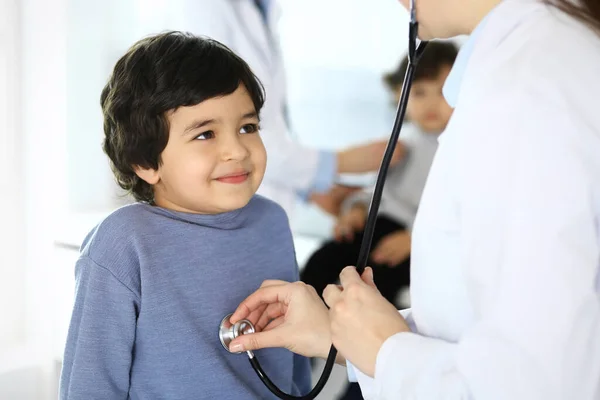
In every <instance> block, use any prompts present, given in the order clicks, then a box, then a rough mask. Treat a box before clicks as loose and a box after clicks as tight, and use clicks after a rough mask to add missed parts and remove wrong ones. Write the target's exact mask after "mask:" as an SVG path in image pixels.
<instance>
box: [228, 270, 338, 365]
mask: <svg viewBox="0 0 600 400" xmlns="http://www.w3.org/2000/svg"><path fill="white" fill-rule="evenodd" d="M241 319H248V320H249V321H251V322H252V323H253V324H254V325H255V328H256V331H257V332H258V333H254V334H247V335H242V336H240V337H238V338H236V339H235V340H233V341H232V342H231V345H230V349H231V350H232V351H235V352H237V351H247V350H257V349H262V348H268V347H284V348H286V349H288V350H290V351H292V352H294V353H296V354H300V355H303V356H306V357H321V358H326V357H327V355H328V353H329V349H330V347H331V335H330V333H329V315H328V311H327V307H326V306H325V304H324V303H323V301H322V300H321V298H320V297H319V295H318V294H317V292H316V291H315V289H314V288H313V287H312V286H308V285H306V284H305V283H302V282H294V283H289V282H285V281H265V282H264V283H263V284H262V285H261V287H260V289H258V290H257V291H256V292H254V293H253V294H251V295H250V296H248V297H247V298H246V299H245V300H244V301H243V302H242V303H241V304H240V305H239V306H238V308H237V310H236V311H235V312H234V314H233V315H232V316H231V319H230V321H231V323H236V322H237V321H239V320H241Z"/></svg>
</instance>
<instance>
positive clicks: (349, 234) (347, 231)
mask: <svg viewBox="0 0 600 400" xmlns="http://www.w3.org/2000/svg"><path fill="white" fill-rule="evenodd" d="M366 220H367V206H366V205H362V204H357V205H355V206H354V207H352V208H351V209H350V210H348V211H346V212H345V213H343V214H342V215H340V217H339V218H338V220H337V222H336V224H335V227H334V232H333V236H334V238H335V240H336V241H338V242H341V241H342V240H348V241H350V240H352V239H353V238H354V233H355V232H358V231H361V230H363V229H364V227H365V222H366Z"/></svg>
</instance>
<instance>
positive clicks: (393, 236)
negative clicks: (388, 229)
mask: <svg viewBox="0 0 600 400" xmlns="http://www.w3.org/2000/svg"><path fill="white" fill-rule="evenodd" d="M410 243H411V241H410V232H407V231H398V232H393V233H390V234H388V235H386V236H384V237H383V238H382V239H381V240H380V241H379V243H378V244H377V246H376V247H375V250H373V251H372V252H371V260H373V262H375V263H377V264H383V265H387V266H388V267H395V266H397V265H398V264H400V263H401V262H402V261H404V260H406V259H407V258H408V256H409V255H410Z"/></svg>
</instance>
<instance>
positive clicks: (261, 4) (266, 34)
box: [163, 0, 403, 216]
mask: <svg viewBox="0 0 600 400" xmlns="http://www.w3.org/2000/svg"><path fill="white" fill-rule="evenodd" d="M165 11H166V13H167V14H169V15H168V16H164V17H163V18H165V19H166V20H167V21H168V22H167V24H166V26H167V27H168V28H169V29H176V30H181V31H187V32H190V33H193V34H196V35H202V36H208V37H211V38H213V39H215V40H218V41H219V42H221V43H223V44H225V45H226V46H228V47H229V48H231V49H232V50H233V51H234V52H236V53H237V54H238V55H239V56H240V57H242V58H243V59H244V60H245V61H246V62H247V63H248V65H250V67H251V68H252V71H253V72H254V73H255V74H256V76H257V77H258V78H259V79H260V80H261V82H262V83H263V85H264V87H265V91H266V102H265V106H264V107H263V110H262V111H261V137H262V139H263V142H264V144H265V147H266V148H267V153H268V157H269V161H268V164H267V171H266V174H265V177H264V180H263V183H262V184H261V187H260V189H259V193H260V194H262V195H264V196H266V197H268V198H271V199H272V200H274V201H276V202H278V203H279V204H280V205H281V206H283V208H284V209H285V210H286V211H287V212H288V215H290V216H292V215H293V206H294V204H295V200H296V198H297V197H298V196H300V197H301V198H306V199H311V200H314V201H315V202H317V204H319V205H320V206H321V207H323V208H325V209H327V208H329V204H328V203H330V202H332V201H334V200H335V197H337V195H338V194H339V193H340V192H341V193H342V195H344V194H346V193H349V192H351V191H352V190H353V189H352V188H347V187H345V186H341V185H334V181H335V178H336V177H337V176H338V174H341V173H363V172H371V171H376V170H377V168H379V166H380V164H381V159H382V158H383V153H384V151H385V147H386V145H387V141H375V142H372V143H367V144H364V145H359V146H356V147H351V148H348V149H345V150H343V151H340V152H337V153H336V152H333V151H325V150H319V149H315V148H311V147H307V146H304V145H302V144H300V143H298V142H297V141H295V140H293V138H292V137H291V135H290V133H289V126H288V121H287V110H286V87H285V86H286V76H285V68H284V65H283V58H282V54H281V50H280V48H279V43H278V35H277V32H276V29H277V24H276V23H277V21H278V19H279V15H280V10H279V4H278V2H277V0H180V1H178V2H175V3H173V4H172V5H171V6H169V7H168V9H167V10H165ZM402 151H403V149H401V148H399V149H398V151H397V152H396V154H395V155H396V157H395V159H394V162H398V161H399V160H400V158H401V153H402ZM325 194H327V195H328V196H324V195H325Z"/></svg>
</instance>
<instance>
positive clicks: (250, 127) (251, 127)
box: [240, 124, 260, 133]
mask: <svg viewBox="0 0 600 400" xmlns="http://www.w3.org/2000/svg"><path fill="white" fill-rule="evenodd" d="M259 129H260V128H259V126H258V124H246V125H244V126H242V129H240V133H256V132H258V130H259Z"/></svg>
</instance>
